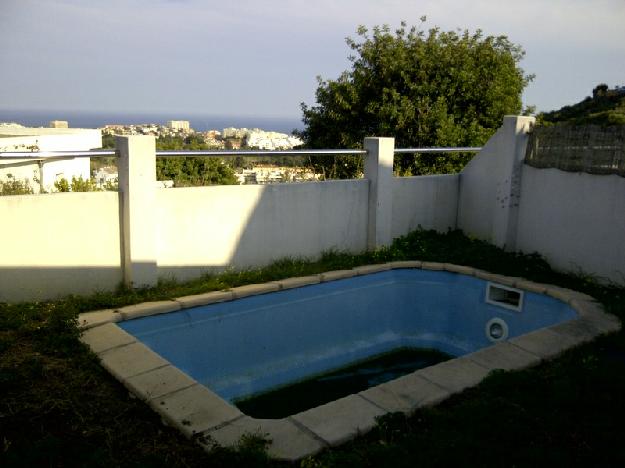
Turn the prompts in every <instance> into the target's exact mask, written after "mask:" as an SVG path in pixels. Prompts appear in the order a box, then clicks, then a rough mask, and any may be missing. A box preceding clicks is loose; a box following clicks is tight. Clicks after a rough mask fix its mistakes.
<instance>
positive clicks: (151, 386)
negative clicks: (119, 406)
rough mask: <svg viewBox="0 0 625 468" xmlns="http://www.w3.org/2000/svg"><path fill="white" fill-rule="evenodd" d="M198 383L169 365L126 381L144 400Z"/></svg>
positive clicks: (125, 383)
mask: <svg viewBox="0 0 625 468" xmlns="http://www.w3.org/2000/svg"><path fill="white" fill-rule="evenodd" d="M196 384H197V382H196V381H195V380H193V379H192V378H191V377H189V376H188V375H187V374H185V373H184V372H182V371H180V370H178V369H177V368H176V367H174V366H169V365H168V366H165V367H159V368H157V369H153V370H151V371H148V372H144V373H143V374H139V375H135V376H134V377H130V378H128V379H127V380H126V381H125V382H124V385H126V387H128V389H129V390H130V391H132V392H133V393H134V394H135V395H137V396H138V397H139V398H141V399H142V400H151V399H153V398H159V397H162V396H164V395H167V394H169V393H173V392H176V391H178V390H182V389H183V388H187V387H191V386H192V385H196Z"/></svg>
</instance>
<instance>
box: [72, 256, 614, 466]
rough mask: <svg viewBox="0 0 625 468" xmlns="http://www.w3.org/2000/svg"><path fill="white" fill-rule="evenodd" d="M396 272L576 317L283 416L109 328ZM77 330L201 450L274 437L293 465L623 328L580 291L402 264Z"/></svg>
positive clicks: (90, 318)
mask: <svg viewBox="0 0 625 468" xmlns="http://www.w3.org/2000/svg"><path fill="white" fill-rule="evenodd" d="M396 268H421V269H427V270H444V271H449V272H452V273H458V274H463V275H469V276H475V277H477V278H480V279H483V280H486V281H491V282H494V283H499V284H502V285H504V286H510V287H514V288H518V289H523V290H526V291H530V292H536V293H541V294H546V295H548V296H551V297H554V298H556V299H558V300H560V301H562V302H565V303H567V304H569V305H570V306H571V307H572V308H573V309H574V310H575V311H576V312H577V313H578V318H576V319H573V320H569V321H567V322H562V323H559V324H557V325H553V326H549V327H545V328H541V329H538V330H535V331H533V332H530V333H527V334H525V335H521V336H518V337H515V338H512V339H510V340H507V341H502V342H499V343H496V344H494V345H492V346H489V347H487V348H483V349H480V350H479V351H476V352H474V353H471V354H467V355H464V356H461V357H458V358H455V359H451V360H449V361H445V362H443V363H440V364H437V365H435V366H431V367H427V368H424V369H420V370H418V371H416V372H413V373H411V374H408V375H405V376H403V377H400V378H398V379H395V380H392V381H390V382H386V383H383V384H381V385H378V386H376V387H372V388H369V389H367V390H364V391H362V392H359V393H357V394H353V395H349V396H346V397H344V398H341V399H339V400H336V401H333V402H330V403H327V404H325V405H321V406H318V407H316V408H312V409H309V410H306V411H303V412H301V413H298V414H295V415H292V416H288V417H286V418H282V419H254V418H251V417H249V416H246V415H245V414H243V413H242V412H241V411H239V410H238V409H237V408H236V407H235V406H233V405H232V404H230V403H228V402H227V401H225V400H223V399H222V398H221V397H219V396H218V395H216V394H215V393H214V392H212V391H211V390H209V389H208V388H206V387H204V386H203V385H201V384H199V383H198V382H196V381H195V380H194V379H192V378H191V377H189V376H188V375H187V374H185V373H184V372H182V371H180V370H179V369H177V368H176V367H174V366H173V365H171V364H170V363H169V362H168V361H166V360H165V359H163V358H162V357H160V356H159V355H158V354H156V353H155V352H153V351H152V350H150V349H149V348H148V347H147V346H145V345H144V344H142V343H140V342H138V341H137V340H136V339H135V338H134V337H133V336H131V335H130V334H128V333H126V332H125V331H124V330H122V329H121V328H120V327H118V326H117V325H116V322H120V321H123V320H130V319H133V318H138V317H144V316H148V315H156V314H163V313H168V312H174V311H177V310H181V309H187V308H190V307H195V306H200V305H207V304H213V303H217V302H224V301H229V300H234V299H238V298H241V297H246V296H251V295H256V294H265V293H269V292H274V291H279V290H284V289H291V288H297V287H301V286H306V285H310V284H316V283H320V282H325V281H333V280H337V279H343V278H350V277H353V276H359V275H366V274H370V273H377V272H380V271H386V270H391V269H396ZM79 326H80V327H81V328H82V329H83V333H82V336H81V340H82V341H83V342H84V343H85V344H86V345H88V346H89V347H90V348H91V350H92V351H93V352H94V353H95V354H96V355H97V356H98V357H99V358H100V361H101V363H102V365H103V366H104V367H105V368H106V369H107V370H108V371H109V372H110V373H111V374H112V375H113V376H115V378H117V379H118V380H119V381H120V382H121V383H123V384H124V385H125V386H126V387H127V388H128V389H129V390H130V391H131V392H132V393H133V394H134V395H136V396H137V397H139V398H141V399H142V400H144V401H145V402H146V403H147V404H148V405H150V407H152V408H153V409H154V410H155V411H156V412H157V413H159V414H160V415H161V417H162V418H163V421H164V422H165V423H166V424H169V425H171V426H174V427H176V428H177V429H179V430H180V431H181V432H183V433H184V434H185V435H186V436H187V437H195V438H196V439H197V441H198V442H199V443H200V444H202V445H203V446H204V447H205V448H207V449H211V448H212V447H213V446H214V445H215V444H219V445H233V444H236V443H237V442H238V441H239V439H240V438H241V436H242V435H244V434H255V435H260V436H263V437H266V438H268V439H269V440H271V444H270V446H269V454H270V455H271V456H272V457H274V458H276V459H280V460H288V461H294V460H298V459H301V458H303V457H306V456H309V455H313V454H315V453H317V452H319V451H321V450H323V449H324V448H326V447H330V446H335V445H339V444H342V443H344V442H346V441H348V440H350V439H353V438H354V437H356V436H357V435H359V434H362V433H365V432H367V431H369V430H371V429H373V427H374V426H375V424H376V418H377V417H378V416H382V415H384V414H386V413H389V412H397V411H399V412H402V413H404V414H408V415H409V414H412V413H413V412H414V411H416V410H417V409H419V408H421V407H424V406H429V405H435V404H437V403H439V402H440V401H442V400H444V399H446V398H447V397H449V396H451V395H453V394H455V393H458V392H461V391H462V390H464V389H466V388H468V387H472V386H475V385H477V384H479V383H480V382H481V381H482V380H483V379H484V378H485V377H486V376H487V375H488V374H489V373H490V372H491V371H493V370H497V369H503V370H515V369H523V368H526V367H530V366H533V365H536V364H538V363H540V362H541V361H543V360H548V359H552V358H554V357H555V356H557V355H559V354H560V353H562V352H563V351H565V350H567V349H569V348H571V347H574V346H577V345H580V344H582V343H585V342H588V341H591V340H593V339H594V338H595V337H597V336H599V335H601V334H604V333H611V332H615V331H617V330H619V329H620V328H621V323H620V321H619V320H618V319H617V318H616V317H614V316H612V315H609V314H607V313H605V312H604V310H603V307H602V306H601V304H599V303H598V302H596V301H595V300H594V299H593V298H592V297H590V296H588V295H586V294H582V293H579V292H577V291H573V290H570V289H564V288H560V287H557V286H552V285H548V284H539V283H533V282H531V281H527V280H525V279H523V278H513V277H507V276H501V275H496V274H493V273H488V272H485V271H482V270H477V269H474V268H471V267H466V266H461V265H453V264H448V263H435V262H420V261H404V262H392V263H385V264H377V265H367V266H360V267H357V268H354V269H352V270H338V271H330V272H326V273H321V274H319V275H313V276H304V277H298V278H287V279H284V280H280V281H272V282H269V283H264V284H250V285H245V286H240V287H238V288H232V289H229V290H226V291H214V292H209V293H206V294H198V295H193V296H185V297H180V298H177V299H174V300H170V301H159V302H145V303H142V304H136V305H131V306H126V307H121V308H119V309H107V310H100V311H95V312H88V313H84V314H81V315H80V316H79Z"/></svg>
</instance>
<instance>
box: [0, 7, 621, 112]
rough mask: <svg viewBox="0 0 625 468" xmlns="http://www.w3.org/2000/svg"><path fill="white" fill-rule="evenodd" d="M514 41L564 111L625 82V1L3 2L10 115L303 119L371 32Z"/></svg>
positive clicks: (0, 74)
mask: <svg viewBox="0 0 625 468" xmlns="http://www.w3.org/2000/svg"><path fill="white" fill-rule="evenodd" d="M422 15H426V16H427V18H428V22H427V27H431V26H440V27H441V28H442V29H444V30H451V29H456V28H462V29H465V28H467V29H469V30H471V31H474V30H475V29H477V28H480V29H482V30H483V31H484V32H485V33H486V34H492V35H499V34H505V35H507V36H508V37H509V38H510V40H512V41H513V42H515V43H518V44H521V45H522V46H523V47H524V49H525V50H526V52H527V55H526V58H525V60H524V61H523V62H522V64H521V65H522V67H523V68H524V69H525V71H526V72H527V73H534V74H536V79H535V81H534V82H533V83H532V84H531V85H530V86H529V87H528V89H527V90H526V92H525V95H524V102H525V103H526V104H534V105H536V106H537V107H538V109H539V110H551V109H555V108H559V107H561V106H563V105H565V104H571V103H574V102H577V101H579V100H580V99H582V98H583V97H585V96H587V95H590V93H591V91H592V88H593V87H594V86H595V85H596V84H598V83H600V82H605V83H607V84H608V85H610V86H611V87H612V86H615V85H625V28H624V27H623V24H625V1H623V0H525V1H520V0H519V1H515V0H471V1H460V0H401V1H400V0H288V1H287V0H254V1H252V0H237V1H235V2H225V1H223V0H221V1H213V0H0V44H1V46H0V108H5V109H23V110H27V109H37V110H39V109H42V110H47V109H50V110H55V109H63V110H91V111H107V112H120V113H121V112H177V113H179V114H184V113H189V114H195V113H204V114H220V115H263V116H281V117H282V116H284V117H291V116H299V115H300V109H299V104H300V102H302V101H304V102H306V103H307V104H313V103H314V91H315V88H316V80H315V77H316V76H317V75H320V76H322V77H323V78H336V77H337V76H338V75H339V74H340V72H341V71H343V70H345V69H347V68H348V66H349V62H348V60H347V56H348V55H349V49H348V47H347V46H346V44H345V37H347V36H355V31H356V28H357V26H358V25H359V24H363V25H365V26H373V25H376V24H384V23H386V24H389V25H390V26H391V27H394V26H398V25H399V22H400V21H401V20H406V21H407V22H408V23H409V24H417V23H418V22H419V17H421V16H422Z"/></svg>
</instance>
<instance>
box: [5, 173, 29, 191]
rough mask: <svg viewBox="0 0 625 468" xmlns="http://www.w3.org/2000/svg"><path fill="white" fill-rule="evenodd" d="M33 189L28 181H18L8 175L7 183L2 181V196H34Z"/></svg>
mask: <svg viewBox="0 0 625 468" xmlns="http://www.w3.org/2000/svg"><path fill="white" fill-rule="evenodd" d="M33 193H34V191H33V188H32V187H31V186H30V183H29V182H28V181H27V180H17V179H15V178H14V177H13V176H12V175H10V174H9V175H7V181H5V182H3V181H1V180H0V196H2V195H32V194H33Z"/></svg>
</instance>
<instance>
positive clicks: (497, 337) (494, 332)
mask: <svg viewBox="0 0 625 468" xmlns="http://www.w3.org/2000/svg"><path fill="white" fill-rule="evenodd" d="M486 338H488V339H489V340H490V341H492V342H493V343H498V342H499V341H504V340H505V339H506V338H508V324H507V323H506V322H505V321H504V320H503V319H500V318H499V317H495V318H493V319H490V320H489V321H488V322H487V323H486Z"/></svg>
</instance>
